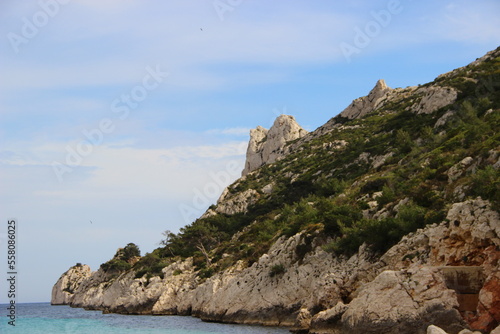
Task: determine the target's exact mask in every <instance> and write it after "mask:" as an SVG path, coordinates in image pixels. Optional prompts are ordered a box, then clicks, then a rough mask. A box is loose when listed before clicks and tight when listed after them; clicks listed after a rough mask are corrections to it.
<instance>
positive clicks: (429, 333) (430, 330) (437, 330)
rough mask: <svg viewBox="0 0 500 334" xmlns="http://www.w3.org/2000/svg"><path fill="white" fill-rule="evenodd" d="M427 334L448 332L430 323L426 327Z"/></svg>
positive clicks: (444, 333)
mask: <svg viewBox="0 0 500 334" xmlns="http://www.w3.org/2000/svg"><path fill="white" fill-rule="evenodd" d="M427 334H448V333H446V332H445V331H444V330H442V329H441V328H439V327H437V326H434V325H430V326H429V327H427Z"/></svg>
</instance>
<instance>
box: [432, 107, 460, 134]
mask: <svg viewBox="0 0 500 334" xmlns="http://www.w3.org/2000/svg"><path fill="white" fill-rule="evenodd" d="M454 115H455V111H453V110H448V111H447V112H445V113H444V115H443V116H441V117H440V118H439V119H438V120H437V121H436V124H434V129H436V128H439V127H442V126H444V125H446V123H448V121H449V120H450V119H451V118H452V117H453V116H454Z"/></svg>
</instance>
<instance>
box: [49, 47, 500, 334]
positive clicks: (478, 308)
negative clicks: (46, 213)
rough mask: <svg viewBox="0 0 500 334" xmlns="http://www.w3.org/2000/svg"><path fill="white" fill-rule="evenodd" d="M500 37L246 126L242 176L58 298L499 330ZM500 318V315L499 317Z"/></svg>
mask: <svg viewBox="0 0 500 334" xmlns="http://www.w3.org/2000/svg"><path fill="white" fill-rule="evenodd" d="M498 73H500V50H495V51H493V52H491V53H489V54H488V55H486V56H485V57H482V58H481V59H479V60H478V61H476V62H474V63H472V64H470V65H468V66H466V67H464V68H461V69H457V70H455V71H452V72H450V73H448V74H445V75H442V76H440V77H438V78H437V79H436V80H435V81H433V82H432V83H429V84H426V85H423V86H420V87H408V88H404V89H402V88H396V89H391V88H389V87H388V86H387V85H386V84H385V82H383V81H379V82H377V84H376V86H375V88H374V89H373V90H372V91H371V92H370V93H369V94H368V96H366V97H363V98H360V99H357V100H355V101H354V102H353V103H352V104H351V105H350V106H349V107H348V108H346V109H345V110H344V111H343V112H342V113H340V115H339V116H336V117H334V118H332V119H331V120H330V121H328V122H327V123H326V124H325V125H324V126H322V127H320V128H318V129H317V130H315V131H313V132H311V133H306V132H305V131H304V130H303V129H302V128H300V126H299V125H297V123H296V122H295V120H294V119H293V117H291V116H285V115H282V116H280V117H279V118H278V119H277V120H276V122H275V123H274V125H273V127H271V129H269V130H265V129H263V128H261V127H258V128H257V129H255V130H252V132H251V139H250V143H249V146H248V153H247V162H246V165H245V171H244V172H243V174H244V175H243V177H242V178H240V179H239V180H237V181H236V182H235V183H233V184H232V185H230V186H228V187H227V188H226V189H225V190H224V192H223V194H222V195H221V197H220V198H219V200H218V202H217V204H216V205H215V206H212V207H211V208H209V209H208V210H207V212H206V213H205V214H204V215H203V216H202V217H200V219H198V220H196V221H195V222H193V223H192V224H191V225H188V226H186V227H185V228H183V229H182V230H181V232H179V233H178V234H171V235H169V238H168V240H165V241H164V244H165V246H164V247H160V248H158V249H156V250H155V251H153V252H152V253H150V254H147V255H145V256H143V257H142V258H140V259H138V260H137V259H136V260H134V261H130V260H129V259H128V258H124V257H123V253H124V252H121V253H120V252H117V255H115V258H113V259H111V260H110V261H108V262H107V263H105V264H103V265H102V266H101V268H99V270H97V271H95V272H92V273H91V272H90V269H89V268H88V267H86V266H76V267H73V268H71V269H70V270H68V271H67V272H66V273H64V274H63V275H62V276H61V278H60V279H59V281H58V282H57V283H56V285H55V286H54V289H53V293H52V303H53V304H69V305H71V306H75V307H83V308H87V309H97V310H102V311H104V312H117V313H123V314H158V315H171V314H179V315H194V316H197V317H200V318H202V319H204V320H207V321H221V322H236V323H248V324H261V325H281V326H287V327H290V328H292V329H294V330H296V331H298V332H304V333H306V332H309V333H318V334H320V333H394V334H395V333H409V334H412V333H415V334H421V333H426V332H427V333H439V331H443V330H444V331H446V332H448V333H450V334H457V333H461V334H466V333H470V332H467V331H469V330H480V331H482V332H483V333H488V332H490V331H493V330H495V328H496V327H497V326H498V325H499V321H500V304H499V301H500V269H499V260H500V218H499V213H498V208H499V207H500V199H499V198H500V189H499V184H500V175H499V172H498V169H499V168H500V137H499V136H498V132H497V130H496V129H498V127H499V126H500V124H499V123H500V116H499V114H500V94H499V91H498V87H497V86H495V85H494V83H495V82H498V81H497V79H498ZM496 331H500V329H496Z"/></svg>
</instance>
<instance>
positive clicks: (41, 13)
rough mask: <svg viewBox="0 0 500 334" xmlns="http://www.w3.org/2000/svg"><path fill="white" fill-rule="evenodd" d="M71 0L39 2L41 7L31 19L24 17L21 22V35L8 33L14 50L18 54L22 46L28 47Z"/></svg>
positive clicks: (43, 0) (40, 0)
mask: <svg viewBox="0 0 500 334" xmlns="http://www.w3.org/2000/svg"><path fill="white" fill-rule="evenodd" d="M70 1H71V0H39V1H38V6H39V7H40V9H39V10H37V11H36V12H35V13H34V14H33V15H31V16H30V17H26V16H24V17H23V18H22V19H21V21H22V24H21V27H20V30H19V33H15V32H12V31H11V32H9V33H7V39H8V40H9V42H10V46H11V47H12V50H14V52H15V53H16V54H17V53H19V52H20V46H21V45H26V44H28V43H29V42H30V40H32V39H33V38H35V37H36V36H38V34H39V33H40V30H41V29H42V28H43V27H45V26H46V25H47V24H48V23H49V22H50V20H51V19H53V18H54V17H55V16H56V15H57V14H59V11H60V10H61V6H63V5H67V4H68V3H69V2H70Z"/></svg>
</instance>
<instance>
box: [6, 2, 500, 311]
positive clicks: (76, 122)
mask: <svg viewBox="0 0 500 334" xmlns="http://www.w3.org/2000/svg"><path fill="white" fill-rule="evenodd" d="M499 14H500V3H499V2H498V1H496V0H491V1H487V0H479V1H474V2H472V1H451V0H450V1H444V0H443V1H430V0H429V1H427V0H423V1H411V0H406V1H405V0H401V1H397V0H390V1H372V0H355V1H348V2H347V1H344V2H341V1H327V0H322V1H320V0H311V1H309V0H308V1H297V0H286V1H285V0H277V1H264V0H231V1H230V0H198V1H186V0H177V1H175V0H172V1H160V0H151V1H139V0H121V1H111V0H110V1H101V0H64V1H63V0H40V1H22V2H20V1H13V0H12V1H11V0H6V1H2V2H1V3H0V73H1V74H0V143H1V145H0V215H1V217H0V219H1V221H2V222H3V223H2V225H1V226H3V227H1V230H0V240H1V241H2V246H1V247H2V249H5V233H6V231H7V228H6V222H7V220H8V219H9V218H15V219H17V220H18V222H19V230H18V246H19V261H20V262H19V275H20V276H19V285H18V289H19V298H18V301H19V302H38V301H49V300H50V290H51V288H52V285H53V284H54V283H55V281H56V280H57V279H58V277H59V276H60V274H61V273H63V272H64V271H65V270H67V269H68V268H69V267H70V266H71V265H74V264H75V263H76V262H82V263H87V264H89V265H90V266H91V267H92V268H93V269H94V270H96V269H97V268H98V266H99V264H101V263H102V262H105V261H107V260H108V259H109V258H110V257H111V256H112V255H113V254H114V252H115V251H116V249H117V248H118V247H122V246H124V245H126V244H127V243H129V242H135V243H137V244H138V245H139V246H140V248H141V250H142V252H143V253H145V252H148V251H151V250H153V249H154V248H156V247H157V246H158V242H159V241H160V240H161V238H162V236H161V232H162V231H164V230H167V229H168V230H172V231H174V232H175V231H177V230H178V229H179V228H180V227H182V226H184V225H186V224H188V223H190V222H191V221H192V220H193V219H194V218H196V217H197V216H199V215H200V214H202V213H203V212H204V210H205V209H206V208H207V207H208V206H209V205H210V204H211V203H213V202H215V200H216V199H217V197H218V195H219V194H220V193H221V192H222V190H223V187H224V186H225V185H226V184H228V183H229V182H231V181H233V180H235V179H236V178H237V177H239V175H240V171H241V170H242V168H243V163H244V152H245V150H246V143H247V141H248V131H249V129H250V128H253V127H256V126H257V125H262V126H264V127H269V126H270V125H271V124H272V122H273V120H274V118H275V117H276V116H278V115H279V114H281V113H286V114H292V115H294V116H295V118H296V119H297V121H298V122H299V123H300V124H301V125H302V126H303V127H305V128H306V129H307V130H314V129H315V128H317V127H318V126H320V125H322V124H323V123H325V122H326V121H327V120H328V119H330V118H331V117H333V116H335V115H336V114H338V113H339V112H340V111H342V110H343V109H344V108H345V107H346V106H347V105H348V104H349V103H350V102H351V100H353V99H354V98H357V97H360V96H363V95H366V94H367V93H368V92H369V91H370V89H371V88H372V87H373V86H374V85H375V83H376V81H377V80H378V79H380V78H383V79H385V80H386V82H387V84H388V85H389V86H391V87H406V86H412V85H417V84H423V83H426V82H428V81H432V80H433V79H434V78H435V77H436V76H437V75H439V74H441V73H443V72H447V71H449V70H452V69H454V68H456V67H460V66H464V65H466V64H468V63H469V62H471V61H473V60H475V59H476V58H477V57H480V56H482V55H484V54H485V53H486V52H487V51H489V50H492V49H495V48H496V47H497V46H498V45H499V44H500V43H499V39H500V24H499V23H500V22H499V20H498V17H499ZM363 35H364V36H363ZM346 45H347V46H348V48H347V49H346ZM346 50H347V51H346ZM353 50H354V51H353ZM127 101H128V102H127ZM70 152H73V153H70ZM75 152H76V153H75ZM72 154H73V155H72ZM75 154H76V155H75ZM90 221H92V223H90ZM1 254H4V255H2V260H1V262H0V263H2V267H3V268H5V265H4V264H5V262H6V259H5V257H6V256H5V252H4V250H2V252H1ZM4 271H5V272H6V269H5V270H4ZM3 286H4V285H2V287H3ZM6 300H7V299H6V294H5V293H4V292H1V293H0V302H5V301H6Z"/></svg>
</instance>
